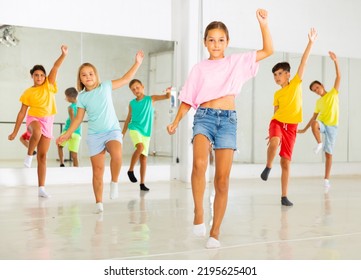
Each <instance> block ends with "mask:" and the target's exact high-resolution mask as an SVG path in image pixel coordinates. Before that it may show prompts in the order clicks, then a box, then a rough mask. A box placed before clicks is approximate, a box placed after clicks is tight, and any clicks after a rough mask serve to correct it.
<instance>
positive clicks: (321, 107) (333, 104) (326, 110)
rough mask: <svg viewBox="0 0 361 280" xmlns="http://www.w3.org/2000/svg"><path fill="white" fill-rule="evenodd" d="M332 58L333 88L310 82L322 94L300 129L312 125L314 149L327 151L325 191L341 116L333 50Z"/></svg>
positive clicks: (338, 69)
mask: <svg viewBox="0 0 361 280" xmlns="http://www.w3.org/2000/svg"><path fill="white" fill-rule="evenodd" d="M329 55H330V58H331V59H332V60H333V62H334V63H335V68H336V78H335V83H334V85H333V88H332V89H331V90H330V91H326V90H325V87H324V86H323V84H321V83H320V82H319V81H313V82H312V83H311V84H310V90H311V91H313V92H314V93H316V94H317V95H319V96H320V98H319V99H318V100H317V102H316V106H315V110H314V113H313V116H312V118H311V119H310V121H309V122H308V123H307V125H306V126H305V128H304V129H300V130H298V132H299V133H304V132H306V131H307V129H308V128H309V127H312V133H313V135H314V137H315V139H316V141H317V146H316V147H315V149H314V152H315V154H318V153H319V152H320V151H321V150H322V148H323V150H324V151H325V157H326V162H325V182H324V186H325V191H326V192H327V191H328V189H329V188H330V186H331V185H330V181H329V179H330V173H331V166H332V153H333V148H334V146H335V142H336V137H337V126H338V116H339V100H338V89H339V87H340V82H341V72H340V68H339V66H338V60H337V57H336V55H335V54H334V53H333V52H329ZM321 133H323V134H324V142H325V144H324V145H323V144H322V141H321Z"/></svg>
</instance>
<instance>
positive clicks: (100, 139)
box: [86, 130, 123, 157]
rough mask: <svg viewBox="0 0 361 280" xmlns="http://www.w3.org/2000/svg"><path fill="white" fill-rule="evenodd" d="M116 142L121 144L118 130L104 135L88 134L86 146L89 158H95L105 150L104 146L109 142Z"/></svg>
mask: <svg viewBox="0 0 361 280" xmlns="http://www.w3.org/2000/svg"><path fill="white" fill-rule="evenodd" d="M112 140H115V141H118V142H120V144H123V135H122V132H121V131H120V130H111V131H108V132H104V133H97V134H90V135H88V138H87V140H86V142H87V144H88V153H89V156H90V157H92V156H95V155H97V154H100V153H101V152H102V151H104V150H105V148H106V147H105V145H106V144H107V143H108V142H109V141H112Z"/></svg>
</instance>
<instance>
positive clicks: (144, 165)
mask: <svg viewBox="0 0 361 280" xmlns="http://www.w3.org/2000/svg"><path fill="white" fill-rule="evenodd" d="M139 162H140V183H141V184H144V182H145V173H146V171H147V157H146V156H145V155H140V158H139Z"/></svg>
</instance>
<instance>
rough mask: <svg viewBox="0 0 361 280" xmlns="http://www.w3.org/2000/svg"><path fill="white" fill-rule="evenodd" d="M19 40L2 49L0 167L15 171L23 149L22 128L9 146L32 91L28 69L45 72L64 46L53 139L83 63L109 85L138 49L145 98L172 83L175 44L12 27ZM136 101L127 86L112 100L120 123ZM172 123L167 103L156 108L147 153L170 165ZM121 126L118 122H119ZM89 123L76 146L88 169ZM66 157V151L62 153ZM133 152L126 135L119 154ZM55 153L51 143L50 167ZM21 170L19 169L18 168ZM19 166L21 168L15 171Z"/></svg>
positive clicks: (131, 61)
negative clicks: (24, 96) (37, 67)
mask: <svg viewBox="0 0 361 280" xmlns="http://www.w3.org/2000/svg"><path fill="white" fill-rule="evenodd" d="M14 29H15V31H14V35H15V36H16V38H17V39H18V41H19V42H18V44H17V45H16V46H10V47H8V46H6V45H2V44H0V88H1V90H0V96H1V99H2V100H3V102H1V104H0V122H1V123H0V131H1V137H0V144H1V147H2V149H1V151H0V157H1V160H0V163H1V166H2V167H4V166H13V164H12V161H17V164H18V165H19V162H20V163H21V162H22V159H23V157H24V155H25V147H23V146H22V144H21V143H20V141H19V137H20V136H21V134H22V133H23V132H24V131H25V125H23V127H22V129H21V130H20V131H19V134H18V136H17V139H15V140H14V141H8V140H7V136H8V135H9V134H10V133H11V131H12V129H13V126H14V124H13V123H11V122H15V120H16V116H17V113H18V111H19V109H20V106H21V103H20V102H19V97H20V96H21V94H22V93H23V91H24V90H25V89H26V88H28V87H30V86H32V84H33V83H32V79H31V76H30V73H29V70H30V69H31V68H32V67H33V65H35V64H42V65H43V66H44V67H45V69H46V71H47V73H48V72H49V71H50V69H51V67H52V66H53V63H54V61H55V60H56V59H57V58H58V57H59V55H60V54H61V50H60V47H61V45H62V44H66V45H68V47H69V53H68V56H67V57H66V59H65V61H64V63H63V64H62V66H61V68H60V70H59V72H58V77H57V82H58V89H59V91H58V94H57V96H56V101H57V108H58V113H57V115H56V116H55V123H56V124H55V125H54V136H55V137H57V136H58V135H59V134H60V123H64V122H65V120H66V118H67V116H68V113H67V106H68V105H69V104H68V103H67V102H66V101H65V95H64V90H65V89H66V88H68V87H72V86H74V87H76V78H77V71H78V67H79V66H80V65H81V64H82V63H83V62H90V63H92V64H93V65H95V67H96V68H97V70H98V72H99V75H100V79H101V80H102V81H103V80H109V79H110V80H112V79H116V78H119V77H121V76H122V75H123V74H124V73H125V72H126V71H127V70H128V69H129V68H130V66H131V65H132V64H133V63H134V59H135V54H136V52H137V50H140V49H142V50H143V51H144V53H145V59H144V61H143V64H142V66H141V68H140V69H139V70H138V72H137V74H136V78H137V79H140V80H141V81H142V82H143V84H144V85H145V93H146V94H156V93H158V94H160V93H162V91H163V90H164V89H165V88H167V87H168V86H171V85H172V84H173V76H174V63H173V60H174V59H173V58H174V42H172V41H161V40H148V39H138V38H131V37H120V36H109V35H99V34H89V33H79V32H67V31H59V30H49V29H39V28H29V27H18V26H17V27H14ZM133 98H134V96H133V94H132V92H131V91H130V90H129V88H128V87H127V86H124V87H123V88H121V89H119V90H117V91H115V92H114V95H113V101H114V106H115V108H116V112H117V115H118V118H119V120H120V121H124V120H125V118H126V116H127V113H128V104H129V101H130V100H131V99H133ZM169 121H170V101H169V100H167V101H162V102H157V103H155V126H154V131H153V137H152V142H151V148H150V151H151V152H152V154H154V155H156V156H158V157H160V158H161V160H163V161H166V162H170V161H171V156H172V147H171V146H172V145H171V137H170V136H169V135H168V134H167V133H166V130H165V127H166V125H167V124H168V123H169ZM121 126H122V123H121ZM86 134H87V124H86V123H84V124H83V138H82V143H81V146H80V151H79V156H80V157H81V162H80V165H83V166H84V165H89V164H90V162H89V159H88V153H87V145H86V142H85V140H86ZM64 152H65V155H66V154H67V150H66V149H65V150H64ZM132 152H133V147H132V145H131V141H130V138H129V136H128V135H127V136H126V137H125V139H124V146H123V154H124V156H125V158H126V157H127V156H130V155H131V153H132ZM57 158H58V156H57V148H56V145H55V141H54V143H53V144H52V145H51V147H50V150H49V153H48V159H49V160H48V163H49V166H58V164H57V163H56V159H57ZM20 165H21V164H20ZM19 167H22V166H19Z"/></svg>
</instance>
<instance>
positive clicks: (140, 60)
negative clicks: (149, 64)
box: [135, 50, 144, 64]
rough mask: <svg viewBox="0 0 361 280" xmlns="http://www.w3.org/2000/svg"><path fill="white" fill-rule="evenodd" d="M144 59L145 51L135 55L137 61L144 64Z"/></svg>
mask: <svg viewBox="0 0 361 280" xmlns="http://www.w3.org/2000/svg"><path fill="white" fill-rule="evenodd" d="M143 59H144V53H143V51H141V50H140V51H138V52H137V54H136V55H135V61H136V62H137V63H139V64H142V62H143Z"/></svg>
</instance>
